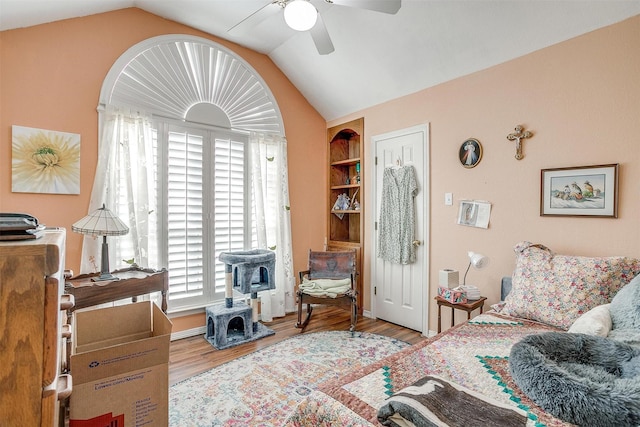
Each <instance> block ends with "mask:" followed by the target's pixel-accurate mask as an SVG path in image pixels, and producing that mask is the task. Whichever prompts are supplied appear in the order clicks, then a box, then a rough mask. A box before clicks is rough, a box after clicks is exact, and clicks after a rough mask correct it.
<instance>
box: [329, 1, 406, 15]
mask: <svg viewBox="0 0 640 427" xmlns="http://www.w3.org/2000/svg"><path fill="white" fill-rule="evenodd" d="M325 1H326V2H327V3H333V4H337V5H340V6H349V7H357V8H358V9H368V10H375V11H376V12H382V13H390V14H392V15H393V14H395V13H396V12H398V10H400V6H401V5H402V0H325Z"/></svg>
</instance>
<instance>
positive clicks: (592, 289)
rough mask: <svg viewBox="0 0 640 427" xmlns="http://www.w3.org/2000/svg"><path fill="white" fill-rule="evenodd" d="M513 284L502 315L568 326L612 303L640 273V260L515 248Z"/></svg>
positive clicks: (526, 244)
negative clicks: (603, 305) (570, 254)
mask: <svg viewBox="0 0 640 427" xmlns="http://www.w3.org/2000/svg"><path fill="white" fill-rule="evenodd" d="M514 252H515V253H516V269H515V271H514V272H513V288H512V289H511V292H510V293H509V295H507V297H506V298H505V305H504V308H503V309H502V311H501V313H504V314H507V315H510V316H515V317H522V318H525V319H531V320H535V321H538V322H542V323H546V324H548V325H552V326H556V327H558V328H561V329H564V330H567V329H569V327H571V325H572V323H573V322H575V321H576V319H578V317H580V316H581V315H582V314H584V313H586V312H588V311H589V310H591V309H592V308H594V307H596V306H598V305H602V304H607V303H609V302H611V299H612V298H613V296H614V295H615V294H616V293H617V292H618V290H620V288H622V287H623V286H624V285H626V284H627V283H629V282H630V281H631V279H633V278H634V277H635V276H636V275H637V274H638V273H640V260H638V259H635V258H627V257H581V256H567V255H556V254H554V253H553V252H552V251H551V250H550V249H549V248H547V247H546V246H543V245H535V244H532V243H530V242H521V243H518V244H517V245H516V246H515V247H514Z"/></svg>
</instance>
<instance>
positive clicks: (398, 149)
mask: <svg viewBox="0 0 640 427" xmlns="http://www.w3.org/2000/svg"><path fill="white" fill-rule="evenodd" d="M372 142H373V148H374V151H375V168H374V170H375V177H374V181H373V182H374V189H373V191H374V194H375V197H374V203H375V204H374V207H375V210H374V212H375V213H374V215H375V226H374V238H373V239H371V241H373V247H372V248H371V252H370V253H371V254H372V256H371V260H372V261H371V266H372V272H371V289H372V300H373V301H372V307H373V311H374V313H373V314H374V317H376V318H379V319H384V320H387V321H389V322H392V323H396V324H398V325H402V326H405V327H407V328H410V329H414V330H416V331H420V332H423V334H425V335H426V331H428V327H427V325H428V323H427V321H428V307H429V304H428V302H427V301H426V299H427V298H428V297H429V275H428V271H429V269H428V256H427V250H428V248H427V245H428V242H429V236H428V224H429V222H428V212H429V209H428V206H427V203H428V200H429V197H428V191H429V179H428V177H429V175H428V165H429V162H428V153H429V125H421V126H416V127H412V128H408V129H403V130H399V131H395V132H391V133H386V134H383V135H378V136H374V137H373V138H372ZM399 165H400V166H409V165H412V166H413V167H414V169H415V174H416V180H417V182H418V191H417V194H416V196H415V198H414V206H415V207H414V209H415V211H414V212H415V231H414V245H415V247H416V261H415V263H411V264H404V265H403V264H395V263H392V262H389V261H386V260H383V259H381V258H378V256H377V249H378V238H379V236H378V229H379V223H380V205H381V197H382V177H383V173H384V169H385V168H387V167H397V166H399Z"/></svg>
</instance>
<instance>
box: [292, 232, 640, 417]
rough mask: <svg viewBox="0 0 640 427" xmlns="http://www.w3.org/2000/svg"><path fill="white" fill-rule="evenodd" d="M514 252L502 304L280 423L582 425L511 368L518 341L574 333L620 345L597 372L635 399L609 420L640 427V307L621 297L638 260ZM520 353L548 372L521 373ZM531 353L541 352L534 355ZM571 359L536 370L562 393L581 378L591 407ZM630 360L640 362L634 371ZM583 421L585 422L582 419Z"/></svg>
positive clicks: (549, 358)
mask: <svg viewBox="0 0 640 427" xmlns="http://www.w3.org/2000/svg"><path fill="white" fill-rule="evenodd" d="M514 251H515V253H516V268H515V270H514V272H513V275H512V289H511V291H510V293H509V294H508V295H507V296H506V298H505V301H504V302H503V303H501V304H499V305H497V306H494V309H493V310H491V311H489V312H487V313H484V314H481V315H479V316H477V317H475V318H473V319H471V320H470V321H468V322H466V323H463V324H460V325H458V326H456V327H453V328H451V329H449V330H447V331H445V332H443V333H441V334H438V335H436V336H434V337H431V338H428V339H425V340H424V341H421V342H420V343H418V344H415V345H413V346H411V347H408V348H406V349H404V350H402V351H400V352H398V353H396V354H394V355H392V356H390V357H388V358H386V359H384V360H382V361H379V362H377V363H374V364H372V365H369V366H366V367H364V368H362V369H360V370H359V371H356V372H352V373H350V374H348V375H345V376H342V377H340V378H337V379H334V380H330V381H328V382H326V383H324V384H322V385H321V386H320V387H318V389H316V390H315V391H313V392H312V393H311V394H310V395H309V396H308V398H307V399H305V400H304V401H303V402H301V403H300V404H299V405H298V407H297V408H296V410H295V411H294V412H293V413H292V414H291V415H290V416H289V418H288V420H287V423H286V425H288V426H371V425H381V424H382V425H388V426H412V425H417V426H420V425H424V426H431V425H434V426H436V425H451V426H483V425H492V426H500V425H509V426H515V425H523V426H524V425H527V426H565V425H573V423H572V422H571V421H575V420H580V419H583V418H579V417H578V418H574V417H573V415H572V414H571V413H570V414H569V415H567V406H571V405H563V399H564V398H565V396H563V395H558V396H554V392H555V391H553V390H552V391H551V392H548V391H544V393H542V394H544V395H545V398H546V400H545V399H539V395H540V393H538V394H536V393H535V391H536V387H543V386H544V384H545V382H546V378H542V380H540V381H539V382H538V383H536V382H535V381H533V382H531V381H530V379H528V378H524V376H522V375H521V376H519V377H518V379H517V380H516V379H514V377H513V375H512V369H513V368H514V367H513V366H510V355H511V352H512V349H513V348H514V345H516V344H518V343H520V342H521V341H522V340H523V339H524V338H525V337H530V336H541V337H555V336H556V335H554V334H557V333H558V332H561V334H559V335H560V336H565V335H566V334H567V333H569V334H574V335H573V336H571V337H572V338H573V337H576V339H578V340H579V342H580V343H583V340H582V341H580V340H581V339H582V338H583V337H584V336H597V337H598V338H597V339H602V340H608V341H609V340H611V339H612V338H610V337H614V338H616V337H618V338H619V341H616V343H615V345H616V346H619V347H623V349H624V350H625V351H626V353H624V354H625V356H624V357H625V359H624V360H623V361H622V362H621V366H622V368H620V367H619V366H617V367H616V368H610V367H608V366H607V367H603V368H602V369H604V370H605V371H606V370H607V369H608V370H609V371H611V372H609V371H606V372H604V375H605V376H607V375H608V376H607V377H606V378H608V380H607V381H609V380H610V381H611V384H604V386H608V387H614V388H615V387H618V386H624V387H625V389H624V391H625V393H624V394H626V395H629V394H630V395H631V396H632V398H633V397H634V396H635V394H634V393H638V394H637V397H638V398H637V399H636V400H637V401H638V402H639V403H638V407H637V408H636V407H635V406H634V405H635V404H634V403H632V404H626V403H623V406H622V407H623V408H624V410H623V411H622V412H625V411H626V412H625V413H624V414H615V415H617V416H619V417H618V418H619V419H618V421H619V422H620V425H636V426H637V425H640V307H638V306H637V304H631V305H630V304H629V300H630V298H633V296H632V297H630V296H629V295H634V296H635V297H638V298H640V276H638V274H639V273H640V260H638V259H635V258H628V257H578V256H565V255H556V254H554V253H553V252H552V251H551V250H550V249H548V248H546V247H545V246H542V245H534V244H531V243H529V242H521V243H519V244H518V245H516V246H515V247H514ZM636 276H638V278H637V279H635V280H633V283H630V282H632V279H634V277H636ZM627 284H628V286H629V288H632V289H630V290H629V291H628V292H627V295H626V296H625V297H624V298H623V297H619V298H617V299H616V298H614V297H615V296H616V294H617V293H618V291H620V290H621V289H623V288H626V285H627ZM626 290H627V289H625V291H626ZM621 294H622V292H621ZM615 300H617V301H615ZM636 301H637V299H636ZM636 311H637V312H636ZM621 316H622V317H623V320H620V319H621ZM629 319H630V320H629ZM625 322H626V323H625ZM621 331H622V332H623V333H618V334H617V335H616V332H621ZM607 336H609V338H607ZM600 337H603V338H600ZM608 341H607V342H608ZM621 341H625V342H624V343H622V342H621ZM518 345H520V344H518ZM546 345H549V342H548V340H547V341H546ZM580 345H582V344H580ZM551 347H553V342H551ZM525 350H526V351H530V348H527V349H525ZM526 351H525V352H520V353H519V358H518V363H520V365H519V367H522V366H523V364H524V368H525V370H524V372H530V371H532V370H533V371H535V372H538V371H540V372H547V371H545V370H544V369H543V370H539V369H538V367H536V369H529V370H527V369H526V368H527V366H526V364H527V363H530V362H529V359H528V358H529V356H528V353H526ZM545 351H546V349H545ZM616 351H617V350H616ZM533 352H534V353H535V354H536V355H537V356H540V355H541V353H540V351H538V349H536V348H534V349H533ZM565 353H567V352H565ZM570 353H571V354H569V355H568V356H567V354H563V355H560V356H558V355H556V354H544V355H543V357H541V358H540V357H538V359H536V363H543V367H546V368H549V369H551V368H553V369H555V371H554V370H549V372H551V374H549V375H555V378H556V379H557V380H558V381H560V383H561V384H562V381H565V380H566V384H567V385H568V386H569V387H568V389H571V390H574V389H575V387H573V384H572V383H571V381H574V380H575V381H581V383H580V384H579V387H578V388H580V387H582V388H580V390H583V391H584V393H586V394H585V396H586V397H584V399H583V401H581V403H586V405H582V406H589V407H590V406H593V405H591V401H590V400H589V398H590V396H591V394H590V388H589V387H595V386H598V387H599V386H600V384H598V385H593V384H591V383H586V385H585V384H582V382H584V381H583V380H582V379H581V378H577V379H576V376H575V372H574V371H572V369H574V368H575V366H577V367H578V368H576V369H583V367H584V364H587V363H592V362H590V361H585V360H582V359H579V360H568V361H567V360H565V359H566V358H567V357H569V358H571V357H574V354H573V353H575V355H578V356H580V354H581V352H580V351H575V352H570ZM618 353H620V351H618ZM523 355H525V356H523ZM636 356H637V357H636ZM545 357H546V358H545ZM634 357H635V359H634ZM558 358H561V359H562V360H559V359H558ZM540 360H542V362H540ZM634 361H637V362H638V363H636V364H635V365H632V364H631V363H632V362H633V363H635V362H634ZM531 363H534V362H531ZM532 366H534V365H532ZM516 368H518V367H516ZM598 369H600V367H599V368H598ZM515 372H520V371H519V370H518V369H516V370H515ZM578 372H582V371H578ZM578 376H579V375H578ZM621 376H622V377H624V378H621ZM523 378H524V379H523ZM524 381H526V383H525V382H524ZM521 386H524V388H525V390H526V393H525V391H523V389H522V387H521ZM583 386H584V387H583ZM556 388H558V389H562V387H556ZM532 390H533V391H532ZM607 390H609V389H607ZM530 396H533V398H532V397H530ZM627 397H628V396H627ZM548 401H552V402H554V403H555V404H556V406H558V405H557V404H558V402H560V405H559V406H560V407H561V410H557V409H556V408H555V406H553V405H552V406H548ZM630 401H632V402H633V401H634V400H633V399H631V400H630ZM541 402H542V406H540V403H541ZM625 402H626V401H625ZM624 405H627V406H629V405H631V406H634V407H625V406H624ZM549 408H551V411H550V410H548V409H549ZM562 408H564V409H562ZM569 409H575V408H572V407H570V408H569ZM627 409H628V411H627ZM588 410H589V409H585V411H588ZM600 410H601V409H600ZM569 412H571V411H569ZM574 412H575V411H574ZM605 412H606V410H605ZM627 412H628V414H627ZM582 415H583V416H588V414H587V413H586V412H585V413H583V414H582ZM618 421H616V422H618ZM606 422H607V421H602V423H604V424H606ZM625 423H626V424H625ZM634 423H635V424H634ZM604 424H603V425H604Z"/></svg>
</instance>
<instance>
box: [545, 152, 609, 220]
mask: <svg viewBox="0 0 640 427" xmlns="http://www.w3.org/2000/svg"><path fill="white" fill-rule="evenodd" d="M618 167H619V165H618V164H617V163H616V164H610V165H594V166H580V167H568V168H556V169H542V171H541V177H540V215H541V216H573V217H576V216H593V217H609V218H617V217H618Z"/></svg>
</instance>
